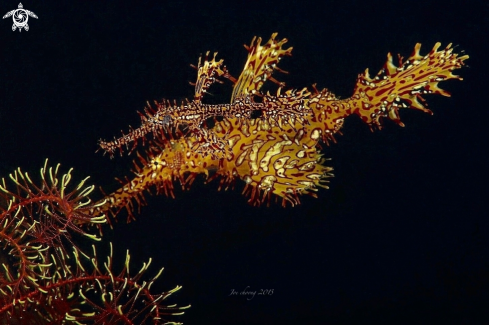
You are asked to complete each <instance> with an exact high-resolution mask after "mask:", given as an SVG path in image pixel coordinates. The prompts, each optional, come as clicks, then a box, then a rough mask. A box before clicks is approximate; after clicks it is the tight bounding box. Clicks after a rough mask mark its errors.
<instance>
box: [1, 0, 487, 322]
mask: <svg viewBox="0 0 489 325" xmlns="http://www.w3.org/2000/svg"><path fill="white" fill-rule="evenodd" d="M17 5H18V3H17V2H16V1H3V2H2V3H1V5H0V9H1V11H2V12H4V13H6V12H8V11H10V10H12V9H15V8H17ZM23 5H24V8H25V9H28V10H31V11H33V12H34V13H35V14H36V15H37V16H38V17H39V19H34V18H30V19H29V26H30V30H29V31H28V32H26V31H22V32H21V33H19V32H18V31H16V32H12V30H11V25H12V20H11V19H10V18H9V19H5V20H2V21H1V25H0V40H1V44H0V105H1V106H0V144H1V147H0V150H1V151H0V155H1V156H0V175H2V176H7V175H8V173H10V172H12V171H13V170H14V169H15V168H17V167H19V166H20V167H22V169H23V170H26V171H29V173H30V174H31V175H32V174H34V173H37V170H39V168H40V167H41V166H42V164H43V161H44V159H45V158H49V159H50V161H51V163H53V164H54V163H58V162H59V163H61V164H62V166H63V168H65V169H64V170H65V171H66V170H67V169H68V168H69V167H74V168H75V178H76V179H77V180H78V179H81V178H82V177H84V176H86V175H90V176H91V181H92V182H93V183H95V184H97V185H101V186H103V187H104V189H105V190H106V191H111V190H114V189H116V188H117V183H116V182H115V181H114V180H113V178H114V177H116V176H117V177H124V176H130V175H131V174H130V172H129V169H130V167H131V157H127V156H125V157H122V158H121V157H116V158H115V159H112V160H111V159H109V158H108V157H107V156H105V157H103V156H102V154H101V153H100V152H99V153H95V150H96V149H97V146H96V144H97V140H98V139H99V138H105V139H110V138H112V137H113V136H114V135H119V133H120V130H121V129H122V130H124V131H126V130H127V129H128V126H129V125H133V126H138V125H139V117H138V115H137V114H136V110H141V109H142V108H143V107H144V105H145V102H146V100H150V101H152V100H153V99H157V100H159V99H161V98H163V97H164V98H170V99H173V98H175V99H177V100H180V99H183V98H185V97H189V98H191V97H192V95H193V89H192V87H191V86H189V85H188V82H189V81H195V70H193V69H191V68H190V67H189V64H190V63H193V64H196V62H197V59H198V57H199V55H200V54H201V53H203V52H206V51H208V50H210V51H219V58H224V59H225V64H226V65H227V66H228V68H229V70H230V72H231V73H232V74H233V75H234V76H236V77H237V76H238V75H239V73H240V69H241V68H242V66H243V64H244V61H245V59H246V51H245V49H244V48H243V46H242V45H243V44H244V43H246V44H249V42H250V41H251V39H252V37H253V36H254V35H258V36H262V37H263V38H264V39H265V40H267V39H268V37H269V36H270V35H271V33H273V32H279V38H281V37H286V38H288V39H289V43H288V45H290V46H293V47H294V50H293V56H292V57H290V58H285V59H284V60H282V61H281V68H282V69H284V70H287V71H289V72H290V74H289V75H283V74H277V75H276V76H275V77H276V78H277V79H279V80H283V81H285V82H286V83H287V85H288V86H290V87H293V88H302V87H304V86H310V85H311V84H313V83H318V87H319V88H323V87H327V88H329V89H330V90H332V91H334V92H335V93H336V94H337V95H339V96H341V97H342V98H345V97H348V96H349V95H351V93H352V90H353V86H354V83H355V80H356V76H357V74H358V73H361V72H363V71H364V69H365V68H367V67H369V68H370V71H371V73H376V72H377V71H378V70H379V69H380V68H381V67H382V65H383V63H384V62H385V58H386V54H387V53H388V52H389V51H390V52H392V53H394V54H396V53H401V54H402V55H404V56H408V55H409V54H410V53H411V51H412V49H413V47H414V45H415V44H416V43H417V42H420V43H422V44H423V47H422V51H421V52H422V54H424V53H427V52H428V51H429V50H430V49H431V48H432V46H433V45H434V44H435V43H436V42H438V41H440V42H442V46H445V45H446V44H448V43H452V42H453V43H454V44H458V45H459V46H458V47H457V51H462V50H465V51H466V53H468V54H469V55H470V57H471V58H470V59H469V60H468V61H467V63H468V65H469V66H470V67H469V68H464V69H462V70H458V71H457V74H460V75H461V76H463V78H464V81H449V82H444V83H443V84H441V87H442V88H444V89H447V90H449V91H451V92H452V94H453V95H452V97H451V98H445V97H437V96H431V97H430V96H428V97H427V99H428V103H429V107H430V108H431V109H432V110H433V111H434V113H435V115H434V116H429V115H427V114H423V113H421V112H419V111H410V110H404V111H402V112H401V118H402V120H403V121H404V123H405V124H406V127H405V128H400V127H398V126H396V125H394V123H391V122H387V123H386V125H385V129H384V130H382V131H380V132H374V133H371V132H370V131H369V129H368V127H367V126H365V125H364V124H362V123H361V122H360V121H359V120H358V119H357V118H355V117H351V118H349V119H348V120H347V121H346V123H345V126H344V128H343V134H344V135H343V136H339V138H338V144H336V145H333V146H330V147H325V148H324V150H323V152H324V155H325V156H326V157H331V158H332V160H331V161H330V162H328V164H329V165H331V166H333V167H334V169H335V172H334V173H335V178H333V179H332V181H331V188H330V189H329V190H320V191H319V198H318V199H313V198H309V197H305V198H304V199H303V202H302V205H300V206H298V207H295V208H290V207H289V208H286V209H283V208H281V207H280V205H272V207H270V208H266V207H261V208H253V207H250V206H248V205H247V203H246V198H245V197H242V196H241V194H240V192H241V190H242V188H243V185H242V184H241V183H239V184H238V185H237V189H236V190H235V191H228V192H218V191H217V183H212V184H209V185H204V184H203V179H201V178H199V179H198V180H197V181H196V182H195V185H194V186H193V187H192V189H191V190H190V191H187V192H182V191H181V190H178V189H177V190H176V197H177V198H176V199H174V200H173V199H170V198H166V197H163V196H159V197H156V196H151V197H150V196H148V203H149V206H147V207H144V208H143V209H142V211H141V214H140V215H139V216H138V218H137V221H136V222H133V223H130V224H128V225H126V224H125V223H124V222H119V223H118V224H117V225H116V227H115V229H114V230H113V231H110V230H107V231H106V240H107V241H112V242H113V243H114V245H115V247H116V253H115V255H116V259H118V260H119V261H120V263H122V262H123V260H124V254H125V250H126V249H130V251H131V255H132V262H134V263H133V267H134V269H136V268H137V269H139V267H140V265H141V263H142V261H143V260H147V259H148V258H149V257H152V258H153V268H152V269H151V270H152V271H153V272H154V273H156V272H157V270H158V268H159V267H161V266H165V272H164V273H163V275H162V277H161V278H160V281H159V282H158V283H157V285H156V286H155V289H156V290H160V291H162V290H168V289H170V288H173V287H174V286H175V285H177V284H179V285H182V286H183V289H182V290H180V291H179V292H178V293H176V294H174V295H173V296H172V297H171V298H170V299H169V303H178V304H179V305H186V304H191V305H192V307H191V308H190V309H189V310H188V311H187V312H186V314H185V315H184V316H181V317H177V318H176V319H177V320H179V321H182V322H184V323H185V324H210V323H215V324H299V323H317V324H367V323H375V324H414V323H416V324H437V323H444V324H487V323H489V312H488V311H487V308H488V306H489V291H488V290H489V251H488V247H489V238H488V235H489V218H488V212H487V209H488V208H487V197H488V196H487V194H488V191H487V165H488V164H487V156H486V153H487V132H486V129H487V123H488V119H487V117H488V116H487V115H488V114H487V111H488V107H487V105H488V100H487V93H488V88H487V75H488V72H489V69H488V63H487V57H488V48H487V32H488V31H489V28H488V26H489V5H488V2H487V1H468V2H462V1H452V0H448V1H435V0H424V1H411V2H406V1H402V2H401V1H382V2H380V1H345V0H341V1H339V0H329V1H323V2H321V3H318V2H307V1H282V2H275V3H269V2H264V1H260V2H259V1H236V2H231V1H229V2H227V1H226V2H221V3H219V2H212V1H206V2H204V1H203V2H201V3H195V2H179V1H164V2H163V1H160V2H147V3H140V2H139V1H132V2H131V1H118V2H115V1H69V2H58V1H57V2H48V1H28V2H23ZM270 88H271V89H273V85H272V86H271V87H270ZM211 92H212V93H213V94H214V96H212V97H206V100H207V102H210V103H218V102H227V101H229V98H230V93H231V85H230V84H229V83H226V84H224V85H222V86H220V85H216V86H214V87H213V88H212V89H211ZM98 198H100V195H99V194H98V193H96V194H95V195H94V199H98ZM121 220H124V218H121ZM248 286H249V289H248V290H251V291H254V290H260V289H273V290H274V293H273V295H272V296H255V297H254V298H253V299H251V300H247V296H240V295H238V296H230V293H231V290H232V289H234V290H236V291H238V292H241V291H243V290H244V289H245V288H246V287H248ZM248 298H249V297H248Z"/></svg>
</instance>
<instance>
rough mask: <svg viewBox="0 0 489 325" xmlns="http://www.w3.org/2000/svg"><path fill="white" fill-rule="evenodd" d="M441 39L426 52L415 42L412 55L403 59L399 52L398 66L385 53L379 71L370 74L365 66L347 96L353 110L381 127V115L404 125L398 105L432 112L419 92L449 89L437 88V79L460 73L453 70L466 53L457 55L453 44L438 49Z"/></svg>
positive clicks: (447, 93) (448, 77)
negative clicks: (353, 89) (350, 95)
mask: <svg viewBox="0 0 489 325" xmlns="http://www.w3.org/2000/svg"><path fill="white" fill-rule="evenodd" d="M440 45H441V44H440V43H436V44H435V46H434V47H433V49H432V50H431V51H430V52H429V53H428V54H427V55H425V56H422V55H420V54H419V50H420V48H421V44H419V43H418V44H416V46H415V47H414V51H413V53H412V54H411V56H410V57H409V58H408V59H407V60H406V61H404V62H402V57H400V56H399V67H396V66H395V65H394V63H393V62H392V55H391V54H390V53H389V54H388V55H387V62H386V63H385V65H384V67H383V68H382V70H380V72H379V73H378V74H377V75H376V76H375V77H374V78H370V76H369V73H368V69H367V70H366V71H365V73H364V74H361V75H359V77H358V80H357V84H356V87H355V91H354V94H353V96H352V97H351V98H350V100H351V104H352V106H353V113H356V114H358V115H359V116H360V117H361V119H362V120H363V121H364V122H365V123H367V124H369V125H370V126H371V127H378V128H380V127H381V124H380V118H381V117H387V118H389V119H391V120H393V121H395V122H396V123H397V124H399V125H401V126H404V124H403V123H402V122H401V120H400V117H399V112H398V110H399V108H413V109H417V110H421V111H424V112H427V113H430V114H431V111H430V110H429V109H427V108H426V107H424V106H423V103H424V99H423V97H422V95H426V94H440V95H443V96H450V93H449V92H447V91H445V90H443V89H440V88H439V87H438V83H439V82H440V81H445V80H449V79H459V80H462V78H461V77H459V76H456V75H454V74H452V71H453V70H455V69H459V68H461V67H462V66H463V65H464V62H463V61H464V60H466V59H468V58H469V56H468V55H462V56H460V55H459V54H457V53H454V52H453V48H452V44H448V46H447V47H446V48H445V49H443V50H440V51H439V50H438V48H439V47H440Z"/></svg>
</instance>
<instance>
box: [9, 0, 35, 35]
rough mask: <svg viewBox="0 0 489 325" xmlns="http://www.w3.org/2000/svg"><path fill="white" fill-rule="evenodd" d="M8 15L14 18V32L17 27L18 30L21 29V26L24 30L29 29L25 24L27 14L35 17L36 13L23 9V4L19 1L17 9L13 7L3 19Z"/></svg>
mask: <svg viewBox="0 0 489 325" xmlns="http://www.w3.org/2000/svg"><path fill="white" fill-rule="evenodd" d="M10 16H12V19H13V20H14V24H13V25H12V31H14V32H15V30H16V29H17V28H18V29H19V32H21V31H22V28H24V29H25V30H26V31H28V30H29V25H27V21H28V20H29V16H31V17H32V18H36V19H37V16H36V14H35V13H33V12H32V11H29V10H25V9H24V6H22V3H19V8H18V9H14V10H12V11H9V12H7V13H6V14H5V15H4V16H3V19H5V18H8V17H10Z"/></svg>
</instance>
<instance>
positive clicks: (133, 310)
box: [0, 160, 187, 324]
mask: <svg viewBox="0 0 489 325" xmlns="http://www.w3.org/2000/svg"><path fill="white" fill-rule="evenodd" d="M59 171H60V165H59V164H58V165H57V166H56V167H49V166H48V164H47V160H46V163H45V165H44V167H43V168H41V173H40V181H39V182H36V181H34V180H35V178H31V176H30V175H29V174H28V173H26V172H23V171H21V170H20V169H17V170H16V171H15V172H14V173H12V174H10V177H9V179H2V180H1V184H0V247H1V249H0V262H1V268H0V324H65V323H66V324H68V323H70V324H163V323H166V324H171V322H170V321H169V320H168V317H171V316H172V315H179V314H181V313H183V310H184V309H185V308H187V307H183V308H182V307H176V306H175V305H169V306H167V305H165V303H166V302H165V300H166V299H167V297H168V296H169V295H171V294H172V293H173V292H175V291H177V290H179V289H180V286H177V287H176V288H174V289H172V290H169V291H167V292H163V293H161V294H154V293H152V291H151V286H152V285H153V283H154V281H155V280H156V279H157V278H158V277H159V276H160V275H161V272H162V270H160V271H159V272H158V273H157V274H156V275H155V276H153V277H149V278H147V277H146V271H147V269H148V266H149V264H150V263H151V260H150V261H149V262H148V263H145V264H144V265H143V267H142V268H141V269H140V270H139V272H134V271H133V272H130V269H129V259H130V256H129V253H127V255H126V262H125V264H124V267H123V268H122V270H121V271H120V272H115V271H114V269H113V262H112V260H113V257H112V246H110V248H111V250H110V254H109V256H108V257H107V258H106V260H105V261H104V262H101V261H100V260H99V258H98V257H97V254H96V250H95V246H93V251H92V252H91V253H86V252H83V251H81V250H80V249H79V248H78V245H77V243H78V241H79V240H83V239H91V240H96V241H98V240H100V238H99V237H98V236H97V235H95V234H92V233H91V231H92V230H96V227H90V226H97V225H99V224H100V223H104V222H106V218H105V216H104V215H103V214H100V213H99V209H98V208H99V207H101V206H103V204H104V203H105V200H101V201H99V202H98V203H95V204H94V203H92V202H91V200H90V198H89V195H90V194H91V192H92V191H93V189H94V186H93V185H92V186H86V185H85V183H86V182H87V180H88V178H85V179H83V180H81V181H80V182H79V183H78V185H74V186H72V185H71V183H72V169H70V170H69V171H68V172H67V173H66V174H60V172H59ZM33 179H34V180H33Z"/></svg>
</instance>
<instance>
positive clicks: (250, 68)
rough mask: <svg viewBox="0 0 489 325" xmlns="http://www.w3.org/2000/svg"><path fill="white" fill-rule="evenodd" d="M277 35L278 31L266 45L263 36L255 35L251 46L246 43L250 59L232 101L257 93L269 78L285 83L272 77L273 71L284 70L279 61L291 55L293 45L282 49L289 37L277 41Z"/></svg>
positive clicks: (234, 89)
mask: <svg viewBox="0 0 489 325" xmlns="http://www.w3.org/2000/svg"><path fill="white" fill-rule="evenodd" d="M276 36H277V33H273V34H272V36H271V37H270V39H269V40H268V42H267V43H266V44H265V45H261V41H262V39H261V37H258V38H257V37H256V36H255V37H254V38H253V40H252V41H251V44H250V46H247V45H245V48H246V49H247V50H248V59H247V60H246V63H245V66H244V68H243V71H242V72H241V75H240V76H239V78H238V80H237V81H236V83H235V85H234V88H233V94H232V97H231V103H233V102H234V101H235V99H236V98H238V97H240V96H244V95H248V94H255V93H257V92H258V91H259V90H260V88H261V87H262V86H263V83H264V82H265V81H267V80H271V81H273V82H275V83H278V84H281V85H283V83H280V82H278V81H277V80H275V79H274V78H273V77H272V73H273V71H274V70H278V71H282V70H280V69H279V68H278V67H277V63H278V62H279V61H280V58H281V57H282V56H284V55H291V53H292V47H289V48H288V49H285V50H284V49H282V45H284V44H285V43H287V39H286V38H284V39H282V40H281V41H277V40H275V37H276ZM282 72H285V71H282Z"/></svg>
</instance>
